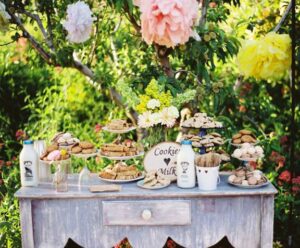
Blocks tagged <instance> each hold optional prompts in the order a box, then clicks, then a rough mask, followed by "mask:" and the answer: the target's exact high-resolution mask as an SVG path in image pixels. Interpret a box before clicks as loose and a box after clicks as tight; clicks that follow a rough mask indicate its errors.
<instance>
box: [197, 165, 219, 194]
mask: <svg viewBox="0 0 300 248" xmlns="http://www.w3.org/2000/svg"><path fill="white" fill-rule="evenodd" d="M219 168H220V166H216V167H199V166H196V171H197V180H198V186H199V189H200V190H216V189H217V184H218V183H220V177H219Z"/></svg>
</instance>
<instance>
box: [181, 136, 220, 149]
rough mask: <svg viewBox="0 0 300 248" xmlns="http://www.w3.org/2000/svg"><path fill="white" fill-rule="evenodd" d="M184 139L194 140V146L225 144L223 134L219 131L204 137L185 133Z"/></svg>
mask: <svg viewBox="0 0 300 248" xmlns="http://www.w3.org/2000/svg"><path fill="white" fill-rule="evenodd" d="M182 140H190V141H192V146H193V147H206V148H208V147H214V146H220V145H223V144H224V140H223V138H222V136H221V135H220V134H218V133H210V134H206V135H204V136H202V137H200V136H197V135H193V134H185V135H183V137H182Z"/></svg>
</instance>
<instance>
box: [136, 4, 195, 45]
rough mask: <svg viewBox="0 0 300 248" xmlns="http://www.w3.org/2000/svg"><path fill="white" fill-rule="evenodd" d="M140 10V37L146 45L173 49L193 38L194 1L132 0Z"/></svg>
mask: <svg viewBox="0 0 300 248" xmlns="http://www.w3.org/2000/svg"><path fill="white" fill-rule="evenodd" d="M134 4H135V5H137V6H138V7H139V8H140V10H141V13H142V14H141V26H142V30H141V31H142V36H143V39H144V40H145V41H146V43H147V44H149V45H150V44H152V43H156V44H159V45H162V46H166V47H174V46H176V45H178V44H184V43H186V42H187V41H188V40H189V38H190V37H193V36H195V32H194V31H193V29H192V28H193V26H194V25H195V23H196V20H197V18H198V7H199V6H198V2H197V1H196V0H134Z"/></svg>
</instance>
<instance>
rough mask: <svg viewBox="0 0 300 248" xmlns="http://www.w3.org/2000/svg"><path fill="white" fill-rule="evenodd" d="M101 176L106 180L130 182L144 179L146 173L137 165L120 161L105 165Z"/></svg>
mask: <svg viewBox="0 0 300 248" xmlns="http://www.w3.org/2000/svg"><path fill="white" fill-rule="evenodd" d="M99 178H100V179H101V180H102V181H105V182H113V183H129V182H135V181H138V180H141V179H143V178H144V174H143V172H142V171H140V170H139V169H138V168H137V167H136V166H135V165H129V166H128V165H127V164H126V163H124V162H118V163H115V164H111V165H108V166H107V167H105V168H104V169H103V170H102V171H101V172H100V173H99Z"/></svg>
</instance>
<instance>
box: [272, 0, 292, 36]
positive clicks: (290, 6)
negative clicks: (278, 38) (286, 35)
mask: <svg viewBox="0 0 300 248" xmlns="http://www.w3.org/2000/svg"><path fill="white" fill-rule="evenodd" d="M292 6H293V4H292V1H290V3H289V5H288V6H287V8H286V10H285V11H284V13H283V15H282V17H281V19H280V21H279V23H278V24H277V25H276V27H275V28H274V29H273V31H274V32H278V30H279V29H280V28H281V26H282V24H283V23H284V22H285V20H286V18H287V17H288V15H289V12H290V11H291V9H292Z"/></svg>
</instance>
